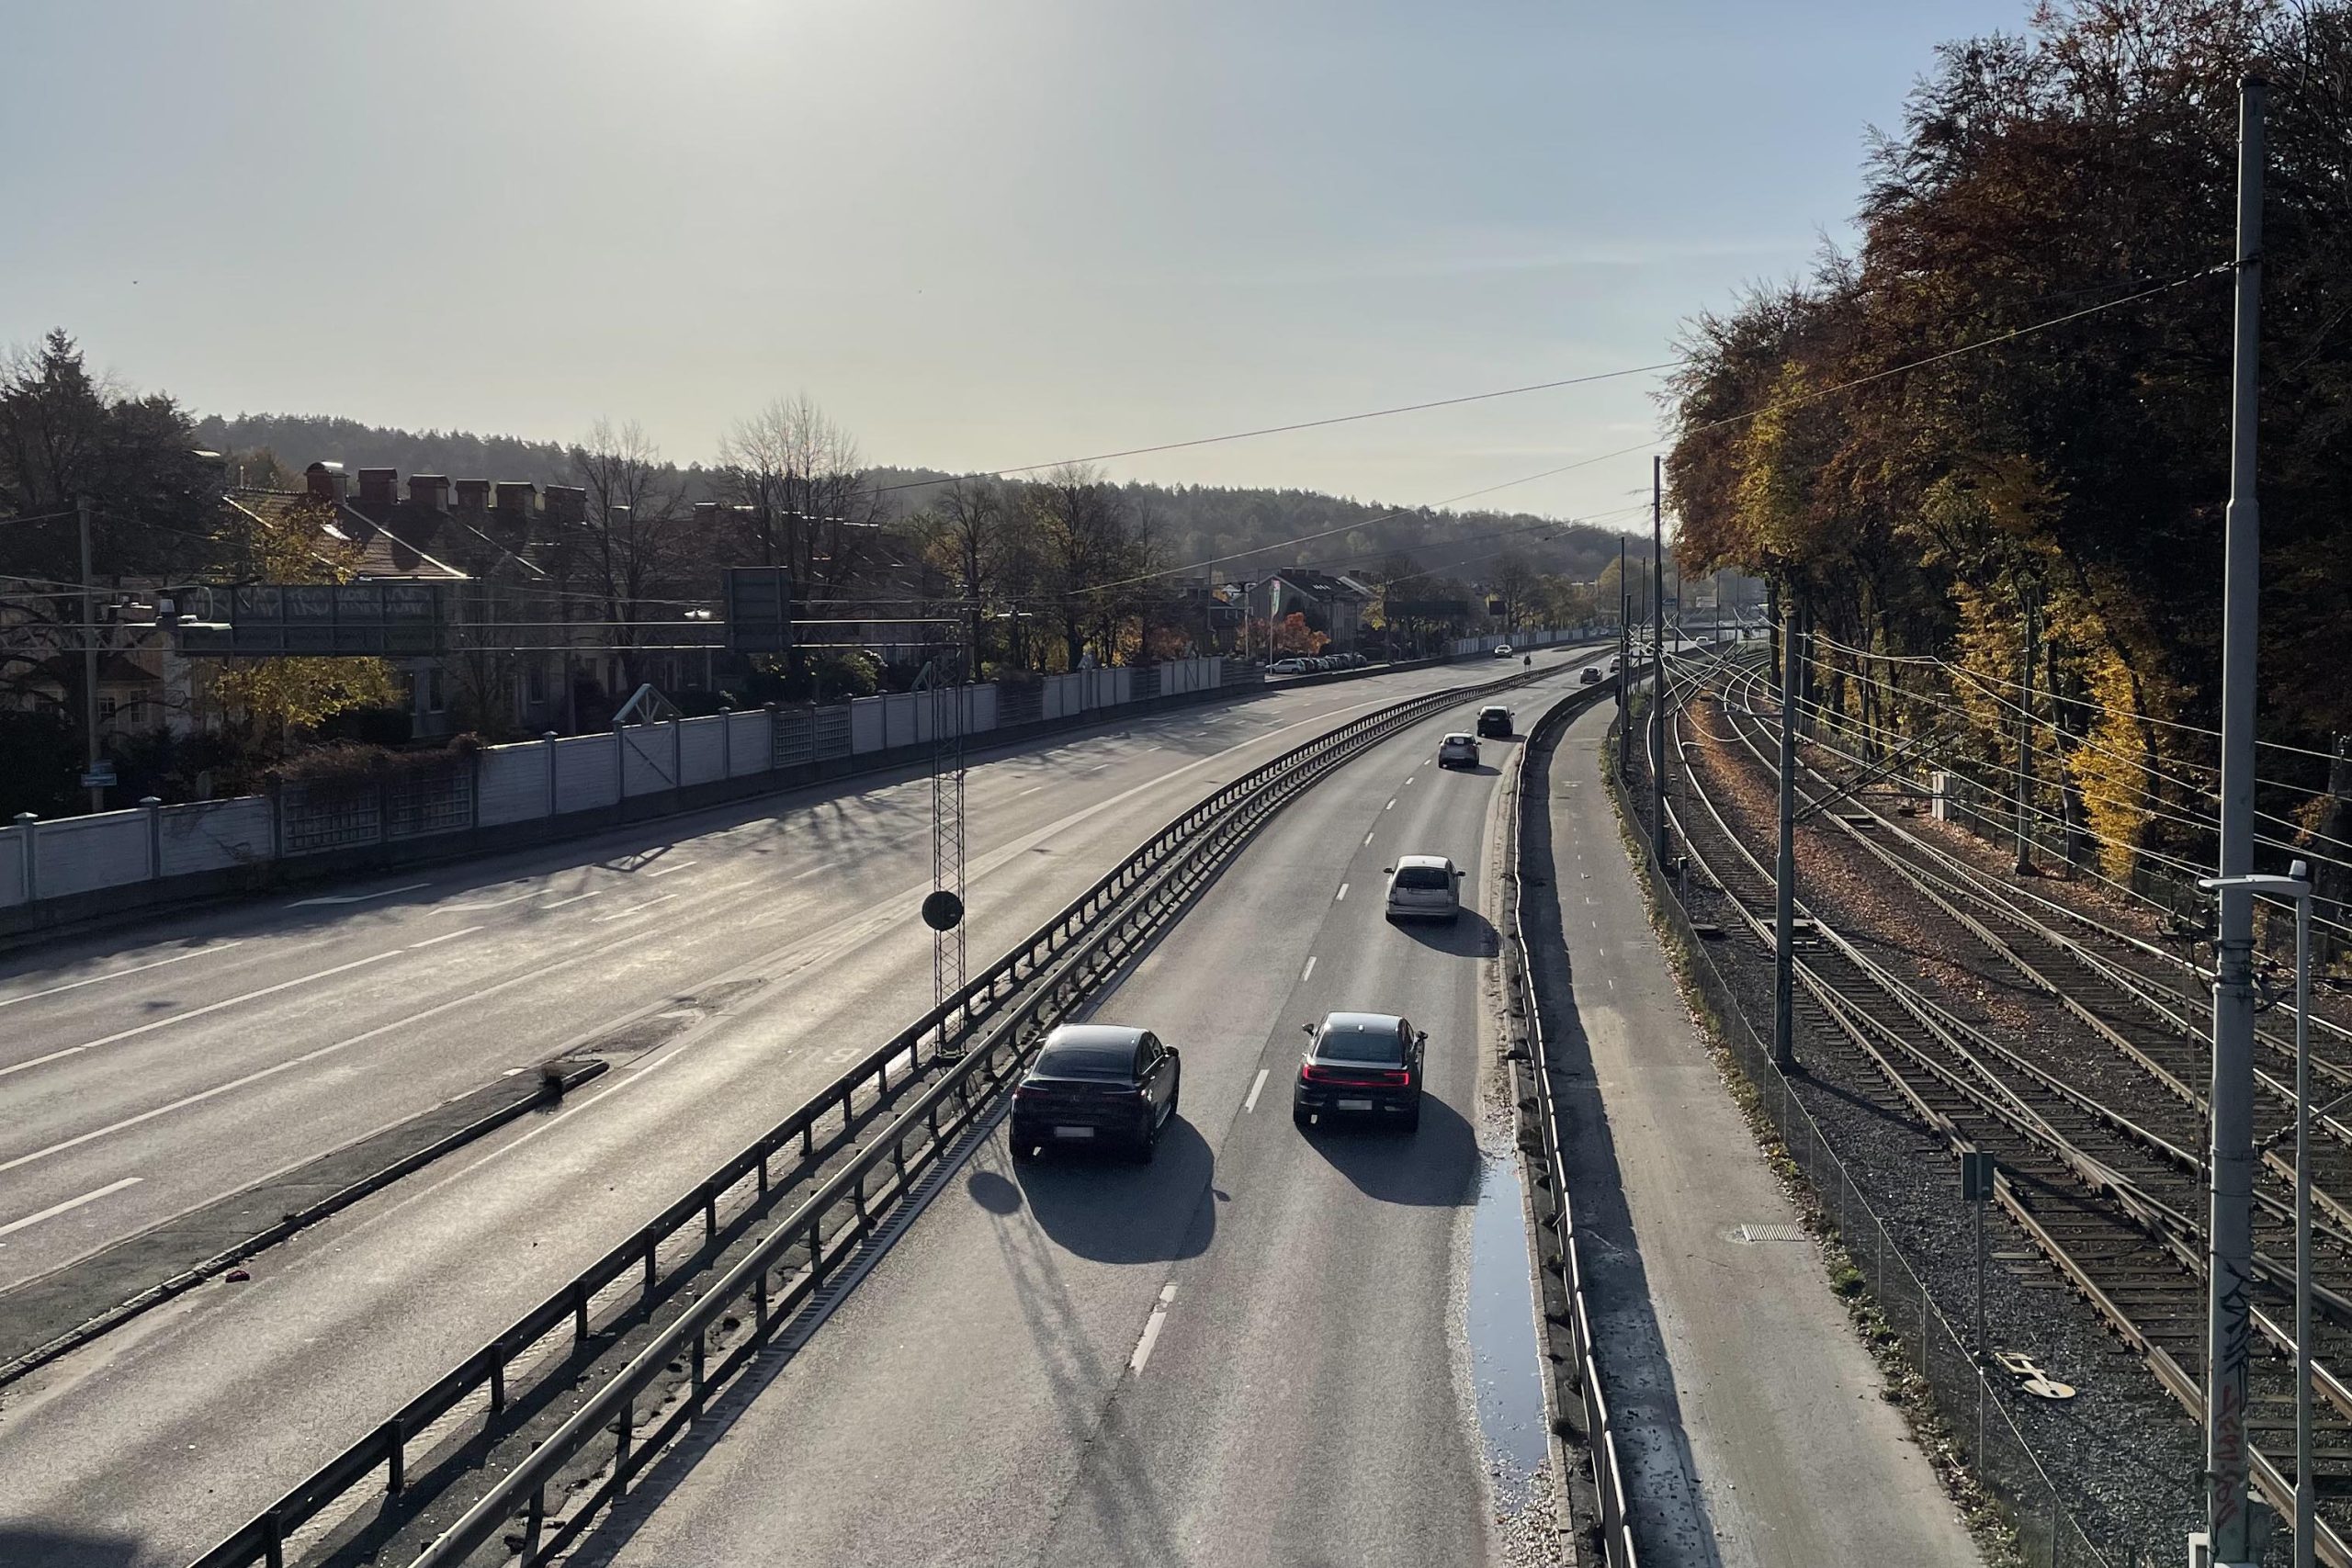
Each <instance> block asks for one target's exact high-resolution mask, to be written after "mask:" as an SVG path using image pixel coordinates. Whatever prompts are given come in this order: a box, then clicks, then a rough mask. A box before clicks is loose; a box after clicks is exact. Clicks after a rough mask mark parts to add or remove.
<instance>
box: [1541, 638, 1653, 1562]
mask: <svg viewBox="0 0 2352 1568" xmlns="http://www.w3.org/2000/svg"><path fill="white" fill-rule="evenodd" d="M1615 691H1616V679H1615V677H1611V679H1610V680H1609V681H1607V682H1603V683H1602V684H1600V685H1599V686H1596V687H1591V688H1588V689H1587V690H1585V691H1582V692H1579V693H1577V694H1574V695H1571V696H1569V697H1567V698H1566V699H1564V700H1563V701H1561V702H1559V703H1557V704H1555V705H1554V706H1553V707H1551V708H1550V709H1549V710H1548V711H1546V712H1545V713H1544V716H1543V717H1541V718H1539V719H1537V720H1536V721H1535V723H1534V725H1533V726H1532V728H1530V729H1529V731H1528V737H1527V752H1526V758H1532V757H1533V756H1534V754H1535V751H1536V749H1537V748H1538V747H1540V746H1543V745H1544V744H1546V743H1548V742H1549V741H1550V740H1551V739H1552V738H1553V737H1554V736H1555V734H1557V733H1558V731H1559V729H1560V728H1561V727H1562V726H1564V725H1566V723H1567V722H1568V720H1570V719H1571V718H1574V717H1576V716H1577V715H1579V714H1581V713H1583V712H1584V711H1585V709H1586V708H1587V707H1589V706H1590V705H1591V704H1593V703H1594V702H1596V701H1598V700H1599V698H1600V697H1601V696H1603V695H1609V694H1614V693H1615ZM1520 766H1521V774H1520V796H1519V799H1518V800H1517V801H1516V802H1514V807H1513V808H1514V810H1515V811H1516V812H1517V813H1518V815H1517V817H1516V818H1515V821H1514V827H1513V830H1512V839H1511V847H1512V860H1513V862H1514V864H1513V867H1512V869H1513V872H1514V876H1513V879H1512V893H1511V902H1512V906H1513V907H1512V910H1511V944H1512V945H1513V946H1514V947H1516V948H1518V949H1519V985H1520V992H1521V997H1520V1003H1521V1007H1522V1008H1523V1009H1524V1010H1525V1011H1526V1014H1527V1034H1528V1055H1529V1058H1530V1061H1529V1066H1531V1067H1532V1069H1533V1070H1532V1072H1530V1073H1529V1075H1528V1076H1529V1077H1532V1078H1533V1079H1534V1080H1535V1100H1536V1121H1537V1122H1539V1123H1540V1124H1541V1125H1542V1127H1543V1130H1544V1168H1545V1169H1546V1170H1548V1171H1549V1172H1550V1173H1551V1179H1552V1194H1553V1203H1554V1207H1553V1213H1552V1229H1553V1233H1554V1235H1555V1237H1556V1238H1557V1240H1558V1242H1559V1247H1560V1269H1561V1273H1562V1274H1563V1276H1564V1277H1565V1278H1564V1285H1565V1289H1566V1295H1567V1301H1568V1313H1569V1331H1570V1335H1571V1337H1572V1338H1573V1339H1574V1341H1575V1346H1576V1362H1577V1387H1578V1390H1579V1392H1581V1393H1582V1394H1583V1396H1584V1422H1585V1444H1586V1447H1587V1449H1588V1450H1589V1452H1590V1453H1591V1455H1592V1484H1593V1491H1594V1493H1595V1494H1596V1495H1597V1497H1598V1500H1599V1504H1600V1542H1601V1551H1602V1552H1603V1553H1604V1554H1605V1555H1606V1557H1607V1560H1608V1562H1609V1568H1634V1565H1635V1562H1636V1561H1637V1560H1636V1558H1635V1555H1634V1528H1633V1521H1632V1519H1631V1518H1630V1517H1628V1516H1627V1509H1626V1506H1625V1487H1624V1482H1623V1471H1622V1467H1621V1463H1620V1461H1619V1459H1618V1455H1617V1428H1616V1426H1615V1424H1614V1423H1613V1421H1612V1420H1611V1416H1610V1413H1609V1403H1608V1400H1607V1399H1606V1397H1605V1396H1604V1395H1603V1393H1602V1392H1601V1387H1600V1368H1599V1366H1598V1364H1597V1363H1596V1362H1595V1360H1594V1359H1593V1339H1592V1320H1591V1318H1590V1316H1589V1314H1588V1313H1587V1312H1586V1309H1585V1299H1584V1275H1583V1269H1582V1266H1581V1265H1580V1263H1579V1261H1578V1259H1577V1251H1578V1237H1577V1231H1576V1213H1575V1209H1574V1206H1573V1205H1572V1204H1571V1203H1570V1201H1569V1199H1568V1167H1567V1160H1566V1156H1564V1155H1563V1154H1562V1153H1561V1150H1560V1136H1559V1113H1558V1110H1557V1108H1556V1107H1555V1105H1554V1104H1553V1100H1552V1068H1551V1054H1550V1050H1549V1047H1548V1044H1547V1039H1548V1036H1547V1034H1546V1032H1545V1030H1544V1008H1543V1004H1542V1002H1541V1000H1540V999H1539V998H1538V997H1537V995H1536V988H1535V969H1534V965H1533V964H1531V963H1529V962H1528V956H1527V874H1526V873H1527V868H1526V867H1525V866H1524V865H1523V864H1520V863H1518V861H1519V857H1520V853H1521V851H1520V845H1521V843H1523V842H1524V835H1525V829H1526V822H1527V818H1526V813H1527V809H1528V804H1529V803H1528V797H1527V794H1526V772H1525V770H1526V766H1527V761H1526V760H1525V759H1522V761H1521V764H1520ZM1542 798H1546V799H1548V798H1549V796H1548V795H1546V796H1544V797H1542ZM1551 874H1552V873H1551V870H1550V868H1548V867H1547V868H1545V869H1544V873H1543V875H1544V877H1545V879H1546V880H1549V879H1550V877H1551Z"/></svg>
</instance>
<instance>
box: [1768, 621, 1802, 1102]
mask: <svg viewBox="0 0 2352 1568" xmlns="http://www.w3.org/2000/svg"><path fill="white" fill-rule="evenodd" d="M1781 596H1782V598H1783V599H1784V600H1786V601H1787V603H1785V604H1783V605H1782V618H1781V817H1780V840H1779V853H1778V857H1777V858H1776V859H1775V861H1774V862H1773V870H1772V1065H1773V1066H1776V1067H1779V1068H1780V1069H1781V1071H1783V1072H1786V1071H1787V1070H1788V1069H1789V1068H1791V1067H1792V1066H1796V1060H1797V1052H1796V955H1795V952H1794V948H1795V944H1796V927H1797V846H1796V827H1797V817H1796V799H1797V784H1796V779H1797V729H1796V717H1795V711H1794V710H1795V707H1796V701H1797V613H1796V604H1795V601H1794V597H1793V595H1791V594H1789V593H1788V592H1787V591H1786V590H1783V591H1782V595H1781Z"/></svg>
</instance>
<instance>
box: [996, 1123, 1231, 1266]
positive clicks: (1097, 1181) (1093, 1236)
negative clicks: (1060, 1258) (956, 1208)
mask: <svg viewBox="0 0 2352 1568" xmlns="http://www.w3.org/2000/svg"><path fill="white" fill-rule="evenodd" d="M1215 1173H1216V1153H1215V1151H1213V1150H1212V1149H1211V1148H1210V1147H1209V1145H1208V1140H1207V1139H1205V1138H1204V1137H1202V1136H1201V1134H1200V1130H1199V1129H1198V1128H1196V1127H1194V1126H1193V1124H1192V1123H1191V1122H1187V1121H1185V1120H1184V1118H1183V1116H1182V1114H1178V1115H1175V1116H1171V1117H1170V1118H1169V1119H1168V1124H1167V1125H1166V1126H1164V1127H1162V1128H1161V1129H1160V1130H1159V1153H1158V1154H1157V1155H1155V1156H1153V1158H1152V1162H1151V1163H1150V1164H1149V1165H1136V1164H1133V1163H1131V1162H1130V1161H1129V1160H1128V1159H1127V1158H1126V1156H1125V1151H1124V1150H1121V1151H1115V1152H1114V1151H1099V1152H1098V1151H1093V1150H1089V1151H1087V1152H1084V1153H1076V1152H1071V1151H1068V1150H1062V1149H1052V1150H1048V1151H1046V1154H1045V1155H1043V1156H1041V1157H1039V1158H1037V1159H1034V1160H1026V1161H1023V1163H1021V1164H1019V1165H1016V1166H1013V1167H1012V1179H1010V1180H1008V1179H1005V1178H1004V1177H1002V1176H1000V1175H997V1174H996V1173H995V1172H993V1171H988V1170H981V1171H976V1172H975V1173H973V1175H972V1176H971V1177H970V1178H969V1179H967V1181H966V1182H965V1184H964V1185H965V1190H966V1192H967V1194H968V1195H969V1196H970V1197H971V1199H972V1201H975V1202H977V1203H978V1204H979V1205H980V1206H981V1207H983V1208H985V1209H989V1210H991V1211H993V1212H995V1213H1011V1212H1012V1209H1013V1208H1016V1207H1019V1206H1022V1205H1024V1204H1025V1205H1026V1206H1027V1208H1028V1210H1029V1215H1030V1218H1031V1219H1033V1220H1034V1221H1035V1222H1036V1225H1037V1228H1038V1229H1039V1230H1041V1231H1043V1232H1045V1233H1046V1236H1047V1237H1048V1238H1050V1239H1051V1240H1052V1242H1053V1243H1054V1245H1055V1246H1057V1247H1060V1248H1061V1249H1062V1250H1063V1251H1065V1252H1069V1253H1071V1254H1074V1255H1075V1256H1077V1257H1080V1258H1087V1259H1089V1260H1091V1261H1092V1262H1096V1263H1165V1262H1171V1261H1173V1260H1175V1259H1177V1258H1195V1257H1198V1256H1199V1255H1200V1254H1202V1253H1204V1252H1205V1251H1207V1250H1208V1246H1209V1240H1210V1238H1211V1237H1212V1236H1214V1235H1216V1205H1215V1204H1213V1203H1212V1204H1208V1205H1206V1206H1204V1205H1203V1204H1202V1202H1201V1195H1202V1193H1203V1192H1204V1191H1206V1190H1208V1188H1209V1185H1210V1179H1211V1178H1212V1177H1213V1176H1214V1175H1215Z"/></svg>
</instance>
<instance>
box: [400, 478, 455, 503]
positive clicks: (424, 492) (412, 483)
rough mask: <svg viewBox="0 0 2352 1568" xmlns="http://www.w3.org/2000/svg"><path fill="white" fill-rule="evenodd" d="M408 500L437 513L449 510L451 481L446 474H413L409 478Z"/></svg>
mask: <svg viewBox="0 0 2352 1568" xmlns="http://www.w3.org/2000/svg"><path fill="white" fill-rule="evenodd" d="M408 498H409V500H411V501H413V502H415V503H416V504H417V505H419V506H424V507H429V508H431V509H432V510H433V511H435V512H447V511H448V510H449V479H448V476H447V475H446V474H411V475H409V477H408Z"/></svg>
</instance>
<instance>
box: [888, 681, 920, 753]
mask: <svg viewBox="0 0 2352 1568" xmlns="http://www.w3.org/2000/svg"><path fill="white" fill-rule="evenodd" d="M930 706H931V694H929V693H928V692H924V693H915V692H896V693H893V694H890V695H889V696H887V697H884V698H883V699H882V744H883V745H885V746H887V747H889V748H891V749H892V750H896V749H897V748H899V747H900V746H911V745H913V744H914V743H915V742H916V741H918V740H921V739H924V738H925V736H926V732H927V729H928V726H926V725H925V724H924V722H923V721H924V720H925V719H927V718H928V717H930V714H929V712H928V711H927V710H928V709H929V708H930Z"/></svg>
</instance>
